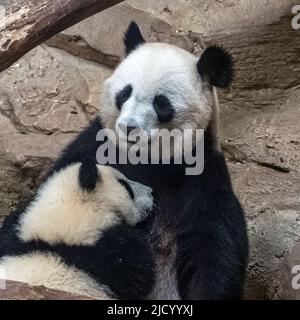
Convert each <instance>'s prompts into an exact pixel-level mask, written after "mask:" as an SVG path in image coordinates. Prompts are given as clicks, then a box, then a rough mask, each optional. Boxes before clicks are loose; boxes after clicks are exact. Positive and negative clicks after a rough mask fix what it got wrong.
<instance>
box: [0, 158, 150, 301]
mask: <svg viewBox="0 0 300 320" xmlns="http://www.w3.org/2000/svg"><path fill="white" fill-rule="evenodd" d="M151 192H152V190H151V189H150V188H149V187H146V186H144V185H141V184H139V183H136V182H133V181H130V180H128V179H127V178H126V177H125V176H124V175H123V174H121V173H120V172H118V171H117V170H115V169H113V168H111V167H106V166H99V165H96V164H95V162H91V161H89V160H88V161H85V162H83V163H82V164H80V163H75V164H71V165H69V166H67V167H65V168H64V169H63V170H61V171H59V172H58V173H55V174H54V175H53V176H51V177H50V178H49V179H48V180H47V182H46V183H45V184H44V185H43V186H42V187H41V188H40V189H39V191H38V192H37V195H36V196H35V198H34V200H33V201H31V202H30V204H29V205H28V206H27V207H26V209H25V210H24V211H23V212H22V213H20V214H19V216H18V219H17V221H16V224H15V225H14V228H13V229H11V228H9V227H7V223H5V224H4V227H3V230H2V232H1V237H2V238H3V241H5V248H4V252H2V256H1V257H0V268H2V270H4V272H5V277H6V278H7V279H10V280H16V281H21V282H26V283H30V284H33V285H44V286H46V287H49V288H53V289H60V290H64V291H68V292H73V293H77V294H81V295H89V296H92V297H96V298H100V299H111V298H119V299H141V298H143V297H145V296H146V295H147V294H148V293H149V292H150V290H151V288H152V286H153V283H154V272H153V271H154V270H153V262H152V254H151V250H150V248H149V244H148V242H147V239H146V238H145V237H144V236H143V234H142V233H141V231H139V230H137V229H136V227H135V225H136V224H137V223H138V222H140V221H142V220H144V219H145V218H146V216H147V214H148V212H149V210H150V209H151V207H152V205H153V198H152V195H151Z"/></svg>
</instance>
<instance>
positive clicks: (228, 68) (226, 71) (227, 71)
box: [197, 46, 234, 88]
mask: <svg viewBox="0 0 300 320" xmlns="http://www.w3.org/2000/svg"><path fill="white" fill-rule="evenodd" d="M197 69H198V72H199V74H200V76H201V77H202V78H206V79H207V80H208V81H209V82H210V83H211V84H212V85H213V86H215V87H218V88H228V87H229V85H230V84H231V82H232V80H233V77H234V63H233V59H232V56H231V55H230V54H229V53H228V52H227V51H226V50H225V49H223V48H221V47H218V46H211V47H208V48H207V49H206V50H205V51H204V53H203V54H202V56H201V57H200V59H199V61H198V64H197Z"/></svg>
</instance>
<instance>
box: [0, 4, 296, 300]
mask: <svg viewBox="0 0 300 320" xmlns="http://www.w3.org/2000/svg"><path fill="white" fill-rule="evenodd" d="M0 1H1V0H0ZM294 3H297V1H280V0H271V1H270V0H263V1H259V2H258V1H257V2H256V3H255V4H254V3H253V1H250V0H239V1H233V0H204V1H196V0H172V1H171V0H159V1H155V2H151V4H150V2H149V1H147V0H130V1H127V2H125V3H123V4H121V5H118V6H116V7H113V8H111V9H109V10H107V11H105V12H102V13H100V14H98V15H95V16H93V17H91V18H89V19H87V20H85V21H83V22H81V23H80V24H78V25H76V26H74V27H72V28H70V29H68V30H66V31H65V32H63V33H62V34H60V35H58V36H56V37H54V38H52V39H51V40H49V41H48V42H47V45H43V46H41V47H38V48H36V49H35V50H33V51H32V52H30V53H29V54H27V55H26V56H25V57H24V58H22V59H21V60H20V61H19V62H18V63H16V64H15V65H14V66H12V67H11V68H10V69H8V70H7V71H5V72H3V73H2V74H0V172H1V181H0V202H1V207H0V208H1V209H0V217H2V216H4V215H5V214H8V213H9V212H10V211H11V210H12V208H13V207H14V206H15V205H16V204H17V203H18V202H19V201H20V200H21V199H24V198H26V197H28V196H30V195H31V194H32V192H33V190H34V189H35V187H36V186H37V185H38V184H39V183H40V181H41V179H42V177H43V175H44V174H45V172H46V171H47V169H48V168H49V166H50V164H51V162H52V161H53V159H55V158H56V157H57V154H58V153H59V152H60V150H61V149H62V148H63V147H64V146H65V145H66V144H67V143H68V141H70V139H72V138H73V137H74V135H75V134H76V133H77V132H79V131H81V129H82V128H83V127H84V126H85V125H86V124H87V123H88V121H89V120H90V119H91V118H92V117H93V116H94V115H95V113H96V111H97V109H98V108H99V107H100V104H101V103H100V101H101V84H102V82H103V80H104V79H105V78H106V77H108V76H109V74H110V73H111V71H112V68H113V67H114V66H115V65H116V64H117V63H118V62H119V61H120V58H121V57H122V54H123V50H122V42H121V39H122V33H123V31H124V30H125V28H126V27H127V25H128V23H129V22H130V21H131V20H135V21H137V22H138V23H139V25H140V26H141V29H142V31H143V34H144V35H145V37H146V38H147V39H148V40H150V41H166V42H169V43H174V44H176V45H178V46H181V47H183V48H185V49H187V50H189V51H191V52H193V53H195V54H200V52H201V51H202V50H203V48H204V47H205V46H206V45H208V44H210V43H219V44H223V45H224V46H225V47H226V48H228V50H229V51H230V52H231V53H232V54H233V55H234V58H235V60H236V81H235V84H234V86H233V88H232V89H231V90H229V91H227V92H224V93H222V94H221V102H222V127H223V132H222V133H223V135H222V141H223V144H222V146H223V150H224V152H225V155H226V158H227V160H228V165H229V168H230V171H231V174H232V178H233V184H234V188H235V190H236V192H237V194H238V197H239V199H240V200H241V202H242V204H243V206H244V208H245V211H246V213H247V218H248V229H249V234H250V240H251V257H250V263H249V273H248V285H247V292H246V293H247V295H246V296H247V297H248V298H256V299H278V298H296V297H297V292H295V290H294V291H293V289H292V288H291V286H290V282H291V279H292V278H291V268H292V264H293V263H296V262H297V259H298V255H299V250H296V249H295V248H294V247H295V246H297V242H298V241H299V240H300V171H299V168H300V166H299V165H300V159H299V157H300V152H299V151H300V127H299V119H300V81H299V80H300V72H299V71H300V70H299V69H300V63H299V58H300V55H299V52H300V43H299V41H298V37H299V31H295V30H293V29H292V28H291V17H290V15H289V13H290V12H291V7H292V5H293V4H294ZM299 258H300V256H299ZM295 261H296V262H295ZM299 264H300V262H299ZM298 297H299V294H298Z"/></svg>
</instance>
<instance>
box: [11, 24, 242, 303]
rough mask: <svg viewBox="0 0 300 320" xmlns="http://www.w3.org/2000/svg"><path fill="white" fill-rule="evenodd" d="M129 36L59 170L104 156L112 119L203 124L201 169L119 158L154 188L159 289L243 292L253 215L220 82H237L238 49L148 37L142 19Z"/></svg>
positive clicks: (130, 124) (225, 295) (201, 295)
mask: <svg viewBox="0 0 300 320" xmlns="http://www.w3.org/2000/svg"><path fill="white" fill-rule="evenodd" d="M124 43H125V47H126V54H127V56H126V58H125V59H124V60H123V61H122V62H121V64H120V65H119V66H118V67H117V68H116V70H115V72H114V73H113V74H112V76H111V77H110V78H109V79H108V80H107V81H106V82H105V83H104V96H103V101H102V105H101V107H100V111H99V116H98V117H97V118H96V119H95V120H94V121H93V122H92V123H91V125H90V126H89V127H88V128H87V129H86V130H84V131H83V132H82V133H81V134H80V135H79V136H78V137H77V138H76V139H75V141H73V142H72V143H71V144H70V145H69V146H68V147H67V148H66V149H65V151H64V152H63V153H62V155H61V157H60V158H59V159H58V160H57V162H56V163H55V165H54V167H53V171H59V170H61V169H62V168H64V167H66V166H69V165H70V164H71V163H73V162H77V161H82V160H83V159H84V158H86V157H88V158H89V159H92V160H93V161H95V162H96V153H97V150H98V148H99V146H100V145H101V142H98V141H96V135H97V133H98V131H99V130H101V129H103V128H109V129H113V130H116V129H117V128H121V129H123V127H127V128H129V129H130V128H141V129H143V130H144V131H145V132H149V131H150V130H151V129H155V128H159V129H161V128H167V129H173V128H178V129H180V130H184V129H186V128H187V129H190V128H191V129H193V130H195V129H199V128H201V129H204V130H205V139H204V144H205V145H204V151H205V152H204V156H205V162H204V171H203V173H202V174H201V175H194V176H193V175H186V174H185V166H186V165H185V164H182V165H174V164H170V165H160V164H157V165H156V164H150V165H143V164H138V165H131V164H130V163H128V164H122V165H121V164H116V165H115V167H116V168H117V169H118V170H120V171H121V172H123V173H124V174H125V175H126V176H127V177H129V178H130V179H132V180H135V181H138V182H140V183H143V184H146V185H148V186H150V187H151V188H153V190H154V194H155V200H156V206H155V210H154V214H153V215H152V217H153V219H152V220H151V221H149V223H147V224H146V225H145V230H146V231H147V232H148V234H149V239H150V241H151V244H152V248H153V251H154V254H155V261H156V282H155V283H156V284H155V287H154V289H153V291H152V294H151V297H152V298H154V299H172V298H173V299H179V298H182V299H233V298H241V297H242V292H243V285H244V280H245V272H246V265H247V257H248V241H247V232H246V225H245V219H244V213H243V210H242V208H241V206H240V204H239V202H238V200H237V198H236V196H235V194H234V192H233V190H232V186H231V181H230V176H229V173H228V169H227V166H226V163H225V160H224V157H223V155H222V153H221V152H220V148H219V145H218V140H217V138H218V136H217V130H216V128H217V111H218V108H217V107H218V105H217V103H218V101H217V96H216V90H215V87H218V88H226V87H228V86H229V85H230V83H231V81H232V79H233V63H232V58H231V56H230V55H229V54H228V53H227V52H226V51H225V50H223V49H222V48H220V47H216V46H212V47H209V48H207V49H206V50H205V51H204V53H203V54H202V56H201V57H200V59H199V58H197V57H195V56H194V55H193V54H191V53H189V52H187V51H185V50H183V49H180V48H178V47H176V46H173V45H169V44H165V43H146V42H145V40H144V38H143V36H142V34H141V32H140V30H139V27H138V26H137V25H136V24H135V23H134V22H133V23H131V24H130V26H129V28H128V30H127V32H126V33H125V36H124ZM116 131H117V130H116ZM15 216H16V215H15ZM14 219H15V218H14V216H12V219H11V220H12V221H13V220H14Z"/></svg>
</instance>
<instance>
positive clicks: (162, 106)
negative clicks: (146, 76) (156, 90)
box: [153, 94, 175, 122]
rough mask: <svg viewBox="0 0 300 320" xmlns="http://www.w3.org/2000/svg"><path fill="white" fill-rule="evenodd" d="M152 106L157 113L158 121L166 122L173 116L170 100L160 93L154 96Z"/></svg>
mask: <svg viewBox="0 0 300 320" xmlns="http://www.w3.org/2000/svg"><path fill="white" fill-rule="evenodd" d="M153 107H154V110H155V112H156V114H157V117H158V120H159V122H168V121H171V120H172V118H173V116H174V113H175V111H174V108H173V106H172V104H171V102H170V100H169V99H168V98H167V97H166V96H164V95H162V94H160V95H158V96H156V97H155V98H154V101H153Z"/></svg>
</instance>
